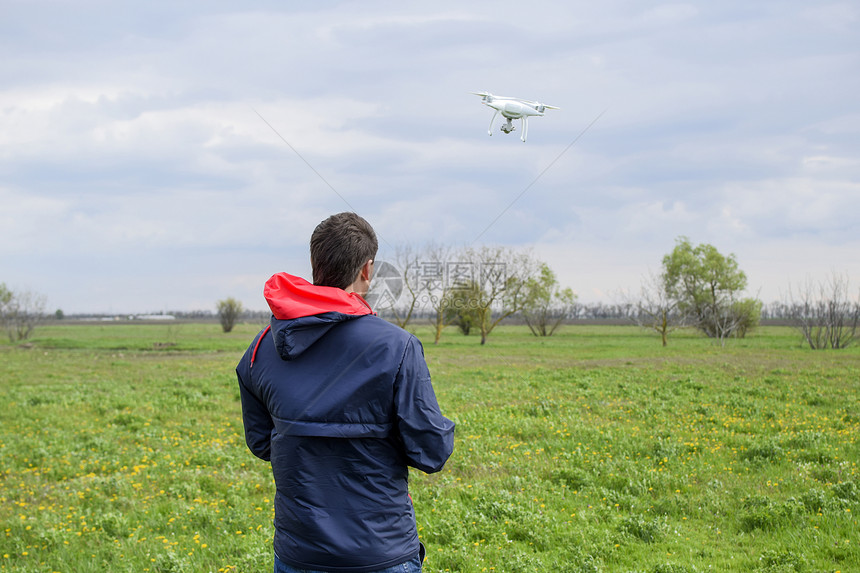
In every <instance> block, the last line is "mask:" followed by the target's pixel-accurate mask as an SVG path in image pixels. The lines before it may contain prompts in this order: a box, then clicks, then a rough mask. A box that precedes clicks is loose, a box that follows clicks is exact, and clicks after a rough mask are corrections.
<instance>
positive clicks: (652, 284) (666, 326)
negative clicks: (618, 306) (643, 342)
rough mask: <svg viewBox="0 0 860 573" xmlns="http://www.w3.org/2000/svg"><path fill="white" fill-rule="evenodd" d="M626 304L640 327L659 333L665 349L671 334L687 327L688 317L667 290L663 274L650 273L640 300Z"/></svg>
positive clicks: (642, 289) (628, 301) (641, 291)
mask: <svg viewBox="0 0 860 573" xmlns="http://www.w3.org/2000/svg"><path fill="white" fill-rule="evenodd" d="M625 298H626V297H625ZM625 302H627V303H628V304H630V305H631V307H632V308H633V309H634V310H633V311H632V312H631V314H630V318H631V319H632V320H633V321H634V322H635V323H636V324H638V325H639V326H640V327H642V328H648V329H650V330H653V331H655V332H657V333H658V334H659V335H660V340H661V341H662V343H663V346H664V347H665V346H668V345H669V334H670V333H671V332H672V331H674V330H675V329H677V328H681V327H683V326H685V325H686V316H685V315H684V313H682V312H681V311H680V310H679V309H678V300H677V299H676V298H674V297H672V296H671V295H670V294H669V292H668V290H667V289H666V280H665V277H664V276H663V275H662V274H661V275H655V274H654V273H653V272H652V273H649V274H648V277H647V278H646V279H645V281H644V282H643V283H642V286H641V288H640V289H639V298H638V299H635V300H633V301H631V300H626V301H625Z"/></svg>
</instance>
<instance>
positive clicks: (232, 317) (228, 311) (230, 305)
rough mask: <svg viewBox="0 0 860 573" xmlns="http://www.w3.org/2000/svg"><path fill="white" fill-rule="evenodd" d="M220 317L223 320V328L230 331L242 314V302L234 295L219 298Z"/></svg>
mask: <svg viewBox="0 0 860 573" xmlns="http://www.w3.org/2000/svg"><path fill="white" fill-rule="evenodd" d="M217 308H218V319H219V320H220V321H221V330H223V331H224V332H230V331H231V330H233V326H234V325H235V324H236V321H237V320H238V319H239V316H240V315H241V314H242V310H243V309H242V303H241V302H239V301H238V300H236V299H235V298H233V297H229V298H226V299H224V300H219V301H218V304H217Z"/></svg>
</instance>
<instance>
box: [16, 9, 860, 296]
mask: <svg viewBox="0 0 860 573" xmlns="http://www.w3.org/2000/svg"><path fill="white" fill-rule="evenodd" d="M522 6H523V5H522V4H521V3H512V2H501V3H500V2H477V3H470V4H468V5H463V4H462V3H454V2H445V1H443V2H439V3H435V4H433V5H432V6H424V5H422V6H409V5H393V4H390V3H385V2H368V3H346V2H323V3H316V4H314V5H312V6H308V7H303V8H300V9H297V8H294V7H291V6H287V5H284V4H282V3H276V2H261V3H255V4H254V6H252V7H241V8H237V7H236V6H235V4H231V3H226V2H208V3H196V2H191V3H182V4H176V3H167V2H153V3H144V4H139V5H130V4H116V3H108V2H101V1H99V2H83V3H75V4H74V5H71V4H67V3H64V2H48V3H12V4H9V6H6V7H4V22H3V24H2V26H3V29H4V34H2V35H0V48H2V49H3V52H4V54H8V55H9V57H6V58H3V60H2V61H0V77H2V78H3V79H2V81H0V200H2V209H0V223H2V227H0V245H2V246H0V268H2V269H3V272H4V276H0V280H2V281H5V282H7V283H15V284H18V283H21V284H27V285H28V286H30V288H33V289H35V290H37V291H38V290H44V291H45V292H46V294H47V295H48V297H49V303H50V304H56V305H59V306H62V307H64V309H65V310H66V311H67V312H75V311H78V310H97V309H99V308H105V307H109V308H111V309H114V310H117V311H119V310H121V309H122V310H123V311H124V310H125V307H126V306H128V307H134V310H152V309H157V308H163V307H168V308H182V307H186V308H193V307H194V306H193V305H204V304H205V305H209V304H210V303H209V302H207V301H210V300H213V301H214V300H215V299H216V298H217V297H222V298H223V296H227V295H230V294H231V291H233V290H235V292H236V294H239V296H240V298H241V297H247V298H246V299H243V302H245V304H246V306H250V307H251V308H258V307H260V304H261V303H260V299H259V292H258V291H259V288H258V287H253V286H252V285H253V284H254V283H255V282H256V283H259V284H261V283H262V281H263V280H265V278H267V277H268V276H269V275H270V274H271V273H272V272H274V271H275V270H289V269H290V268H298V269H306V268H307V266H306V265H307V263H306V251H307V246H306V244H307V238H308V236H309V234H310V232H311V230H312V229H313V227H314V225H315V224H316V223H317V222H318V221H320V220H321V219H323V218H324V217H325V216H327V215H328V214H330V213H332V212H336V211H341V210H347V209H355V210H357V211H359V212H360V213H362V214H363V215H365V216H367V217H368V219H370V220H371V222H372V223H373V224H374V225H375V226H376V227H377V231H378V232H379V234H380V237H382V238H383V239H384V240H385V241H387V242H389V243H390V244H391V245H392V246H393V245H395V244H398V243H400V242H409V243H412V244H418V243H422V242H426V241H430V240H436V241H442V242H445V243H448V244H469V243H470V242H472V241H474V240H475V239H476V237H478V236H479V234H480V241H481V242H488V243H497V244H506V245H511V246H514V247H516V246H526V245H531V246H534V247H535V248H536V249H537V250H542V251H543V252H545V253H546V257H547V258H548V259H550V260H549V261H548V262H550V263H551V264H552V266H553V268H554V269H555V270H556V272H557V273H558V275H559V276H560V277H563V278H565V279H567V280H568V284H569V285H570V286H572V287H574V288H575V289H576V290H579V291H580V292H581V293H582V294H583V297H584V298H585V294H586V293H587V294H588V296H589V297H591V296H593V297H597V298H600V297H607V296H609V295H608V294H607V293H610V292H611V291H612V290H613V289H614V288H620V287H623V286H625V285H627V286H634V287H635V286H636V284H638V280H639V277H640V276H641V275H642V274H644V272H646V271H647V269H648V268H655V267H657V266H658V265H659V261H660V259H661V257H662V255H663V254H665V253H666V252H668V251H669V250H671V248H672V245H673V244H674V240H675V238H676V237H677V236H679V235H682V234H683V235H687V236H690V237H691V239H692V240H693V241H695V242H710V243H712V244H714V245H715V246H717V248H718V249H720V251H721V252H737V253H738V254H739V256H740V255H743V257H744V258H743V259H742V260H741V263H742V267H745V268H744V270H746V271H747V272H748V274H749V275H750V277H751V282H752V277H754V276H755V277H757V276H759V273H761V276H762V277H765V278H763V279H761V281H760V282H761V283H762V284H767V285H772V284H776V283H779V282H781V281H780V280H779V277H780V275H784V276H789V275H793V274H794V273H795V272H796V270H797V269H800V268H810V269H820V268H821V267H824V266H835V267H840V268H842V267H844V268H846V270H848V271H850V272H856V274H858V275H860V269H855V268H852V267H851V266H850V264H847V260H848V259H850V258H851V257H850V253H851V252H852V251H851V249H852V248H855V247H858V245H857V243H858V241H860V233H858V230H857V227H856V224H854V222H853V221H852V214H853V213H854V212H856V211H857V208H858V206H860V205H858V204H857V197H858V196H860V195H858V188H857V181H860V164H859V163H858V161H857V160H856V157H857V156H858V152H860V149H858V147H860V138H858V135H860V113H858V109H857V104H856V101H855V100H856V98H855V97H854V96H855V94H856V93H858V90H860V76H858V75H857V74H856V73H854V72H855V71H856V69H857V64H858V60H860V50H858V46H857V43H856V40H855V39H854V34H853V30H854V28H855V27H856V26H852V24H856V21H857V20H858V9H857V7H856V6H854V5H852V4H850V3H840V2H833V3H827V4H823V5H814V6H813V5H810V4H808V3H801V2H787V3H782V4H779V5H775V4H755V5H751V4H748V3H746V4H742V3H739V2H729V3H723V4H719V5H717V4H713V5H705V4H701V3H691V2H677V3H662V4H661V3H652V4H645V5H631V4H629V3H624V2H604V3H601V4H597V5H593V4H589V5H588V6H587V7H586V6H585V5H583V4H580V3H566V4H559V3H550V2H538V3H536V4H532V5H530V6H529V8H530V9H528V10H522ZM477 90H489V91H492V92H494V93H498V94H503V95H511V96H518V97H525V98H528V99H539V100H541V101H545V102H548V103H551V104H552V105H558V106H560V107H561V108H562V109H561V110H558V111H554V112H552V113H551V114H550V113H548V114H547V116H546V117H543V118H535V119H534V120H533V121H532V122H530V130H529V131H530V133H529V141H528V143H526V144H523V143H521V142H520V141H519V139H518V135H519V133H518V132H515V133H514V134H511V135H509V136H506V135H505V134H502V133H500V132H498V130H496V131H495V133H494V135H493V136H492V137H488V136H487V135H486V129H487V124H488V123H489V120H490V115H491V113H490V112H489V110H488V109H486V108H485V107H484V106H482V105H481V104H480V100H479V99H478V98H476V97H475V96H472V95H469V93H468V92H470V91H477ZM603 110H607V111H606V113H605V114H604V115H603V116H602V117H601V118H600V120H599V121H598V122H597V123H596V124H595V125H594V126H593V127H592V128H591V129H590V130H588V132H587V133H586V134H585V135H584V136H583V137H582V138H581V139H580V140H578V141H577V142H576V144H575V145H574V146H572V147H571V148H570V149H568V150H567V151H566V152H564V153H562V151H564V149H565V148H566V146H568V145H569V144H571V142H573V141H574V139H575V138H576V137H577V136H578V135H579V134H580V133H581V132H582V130H583V129H584V128H585V127H586V126H587V125H588V124H589V122H591V121H592V120H593V119H594V118H595V117H597V116H598V114H600V113H601V112H602V111H603ZM257 113H259V114H260V115H261V116H262V117H263V118H264V120H265V121H264V120H261V119H260V117H258V115H257ZM266 122H268V123H269V124H270V125H271V127H270V126H269V125H267V124H266ZM272 128H274V130H273V129H272ZM275 131H277V133H275ZM281 137H283V139H284V140H286V143H285V142H284V141H283V140H282V139H281ZM786 250H792V251H793V252H794V253H796V254H795V255H793V256H788V255H785V252H786ZM846 257H847V258H848V259H846ZM288 267H289V268H288ZM51 269H62V271H63V273H64V283H65V284H66V286H65V287H64V288H60V287H58V286H57V285H56V281H52V280H51V279H50V276H51ZM622 283H624V284H622ZM631 283H633V284H632V285H631ZM40 285H44V287H42V288H41V289H40ZM129 285H134V286H133V288H130V287H129ZM613 285H617V287H615V286H613ZM770 294H771V293H767V292H764V293H763V294H762V296H763V297H764V296H770ZM128 310H132V309H130V308H129V309H128Z"/></svg>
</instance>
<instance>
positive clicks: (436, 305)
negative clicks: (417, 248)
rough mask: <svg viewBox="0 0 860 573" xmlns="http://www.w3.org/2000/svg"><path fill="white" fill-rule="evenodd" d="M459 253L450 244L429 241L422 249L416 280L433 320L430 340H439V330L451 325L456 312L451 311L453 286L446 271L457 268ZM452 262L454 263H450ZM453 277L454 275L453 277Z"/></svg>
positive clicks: (440, 334) (440, 331)
mask: <svg viewBox="0 0 860 573" xmlns="http://www.w3.org/2000/svg"><path fill="white" fill-rule="evenodd" d="M459 259H460V255H459V254H458V252H457V250H455V249H454V248H453V247H449V246H445V245H439V244H435V243H433V244H429V245H427V246H426V247H424V249H423V251H422V256H421V260H420V261H419V269H418V281H419V282H420V283H421V287H420V291H421V293H422V298H423V299H424V305H422V306H426V307H427V308H428V309H429V310H430V315H431V319H432V321H433V329H434V337H433V344H439V339H440V338H441V337H442V331H443V330H444V329H445V327H446V326H450V325H452V324H453V323H454V322H453V321H454V320H456V316H455V315H454V314H452V313H451V312H450V307H451V304H452V300H453V299H452V291H453V287H454V286H455V285H454V284H453V283H452V280H451V278H452V277H451V276H450V275H449V273H448V270H449V269H450V268H454V269H456V265H455V264H453V263H456V261H458V260H459ZM452 264H453V265H452ZM454 278H456V277H454Z"/></svg>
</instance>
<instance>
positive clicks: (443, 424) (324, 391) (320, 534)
mask: <svg viewBox="0 0 860 573" xmlns="http://www.w3.org/2000/svg"><path fill="white" fill-rule="evenodd" d="M273 281H274V282H273ZM266 296H267V299H268V300H269V306H270V307H271V308H272V309H273V317H272V320H271V324H270V327H269V328H267V329H265V330H264V331H263V332H261V333H260V334H258V335H257V337H256V338H255V339H254V342H253V343H252V344H251V346H250V347H249V348H248V351H247V352H246V353H245V355H244V357H243V358H242V360H241V361H240V362H239V365H238V366H237V368H236V372H237V374H238V377H239V388H240V394H241V398H242V415H243V419H244V425H245V440H246V442H247V444H248V447H249V448H250V450H251V451H252V452H253V453H254V455H256V456H257V457H259V458H262V459H263V460H270V461H271V463H272V472H273V474H274V477H275V485H276V488H277V491H276V494H275V539H274V546H275V553H276V554H277V555H278V557H279V559H281V560H282V561H284V562H285V563H287V564H289V565H292V566H293V567H297V568H299V569H316V570H325V571H352V572H363V571H373V570H376V569H383V568H386V567H390V566H392V565H396V564H398V563H402V562H404V561H408V560H409V559H412V558H413V557H415V556H416V555H417V554H418V550H419V545H418V533H417V530H416V526H415V515H414V511H413V508H412V501H411V499H410V498H409V493H408V487H407V481H408V470H407V466H412V467H415V468H417V469H420V470H422V471H424V472H428V473H430V472H436V471H439V470H440V469H442V466H443V465H444V464H445V461H446V460H447V459H448V457H449V456H450V455H451V452H452V450H453V445H454V424H453V422H451V421H450V420H448V419H447V418H445V417H443V416H442V414H441V413H440V411H439V405H438V403H437V402H436V396H435V394H434V392H433V387H432V386H431V383H430V374H429V371H428V369H427V365H426V363H425V361H424V355H423V349H422V347H421V343H420V342H419V341H418V339H417V338H415V337H414V336H413V335H411V334H409V333H407V332H406V331H404V330H402V329H401V328H398V327H397V326H394V325H392V324H390V323H388V322H386V321H384V320H382V319H380V318H378V317H377V316H375V315H373V314H370V309H369V307H367V306H366V303H364V301H363V299H361V297H358V296H357V295H349V294H347V293H346V292H345V291H343V290H341V289H332V288H329V287H315V286H313V285H310V284H309V283H307V282H306V281H303V280H302V279H299V278H298V277H292V276H290V275H286V274H284V273H280V274H278V275H275V276H274V277H272V279H270V280H269V282H268V283H267V288H266ZM344 297H346V298H344ZM326 308H328V309H329V310H324V309H326ZM321 310H323V312H317V311H321ZM309 312H313V314H307V313H309Z"/></svg>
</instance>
